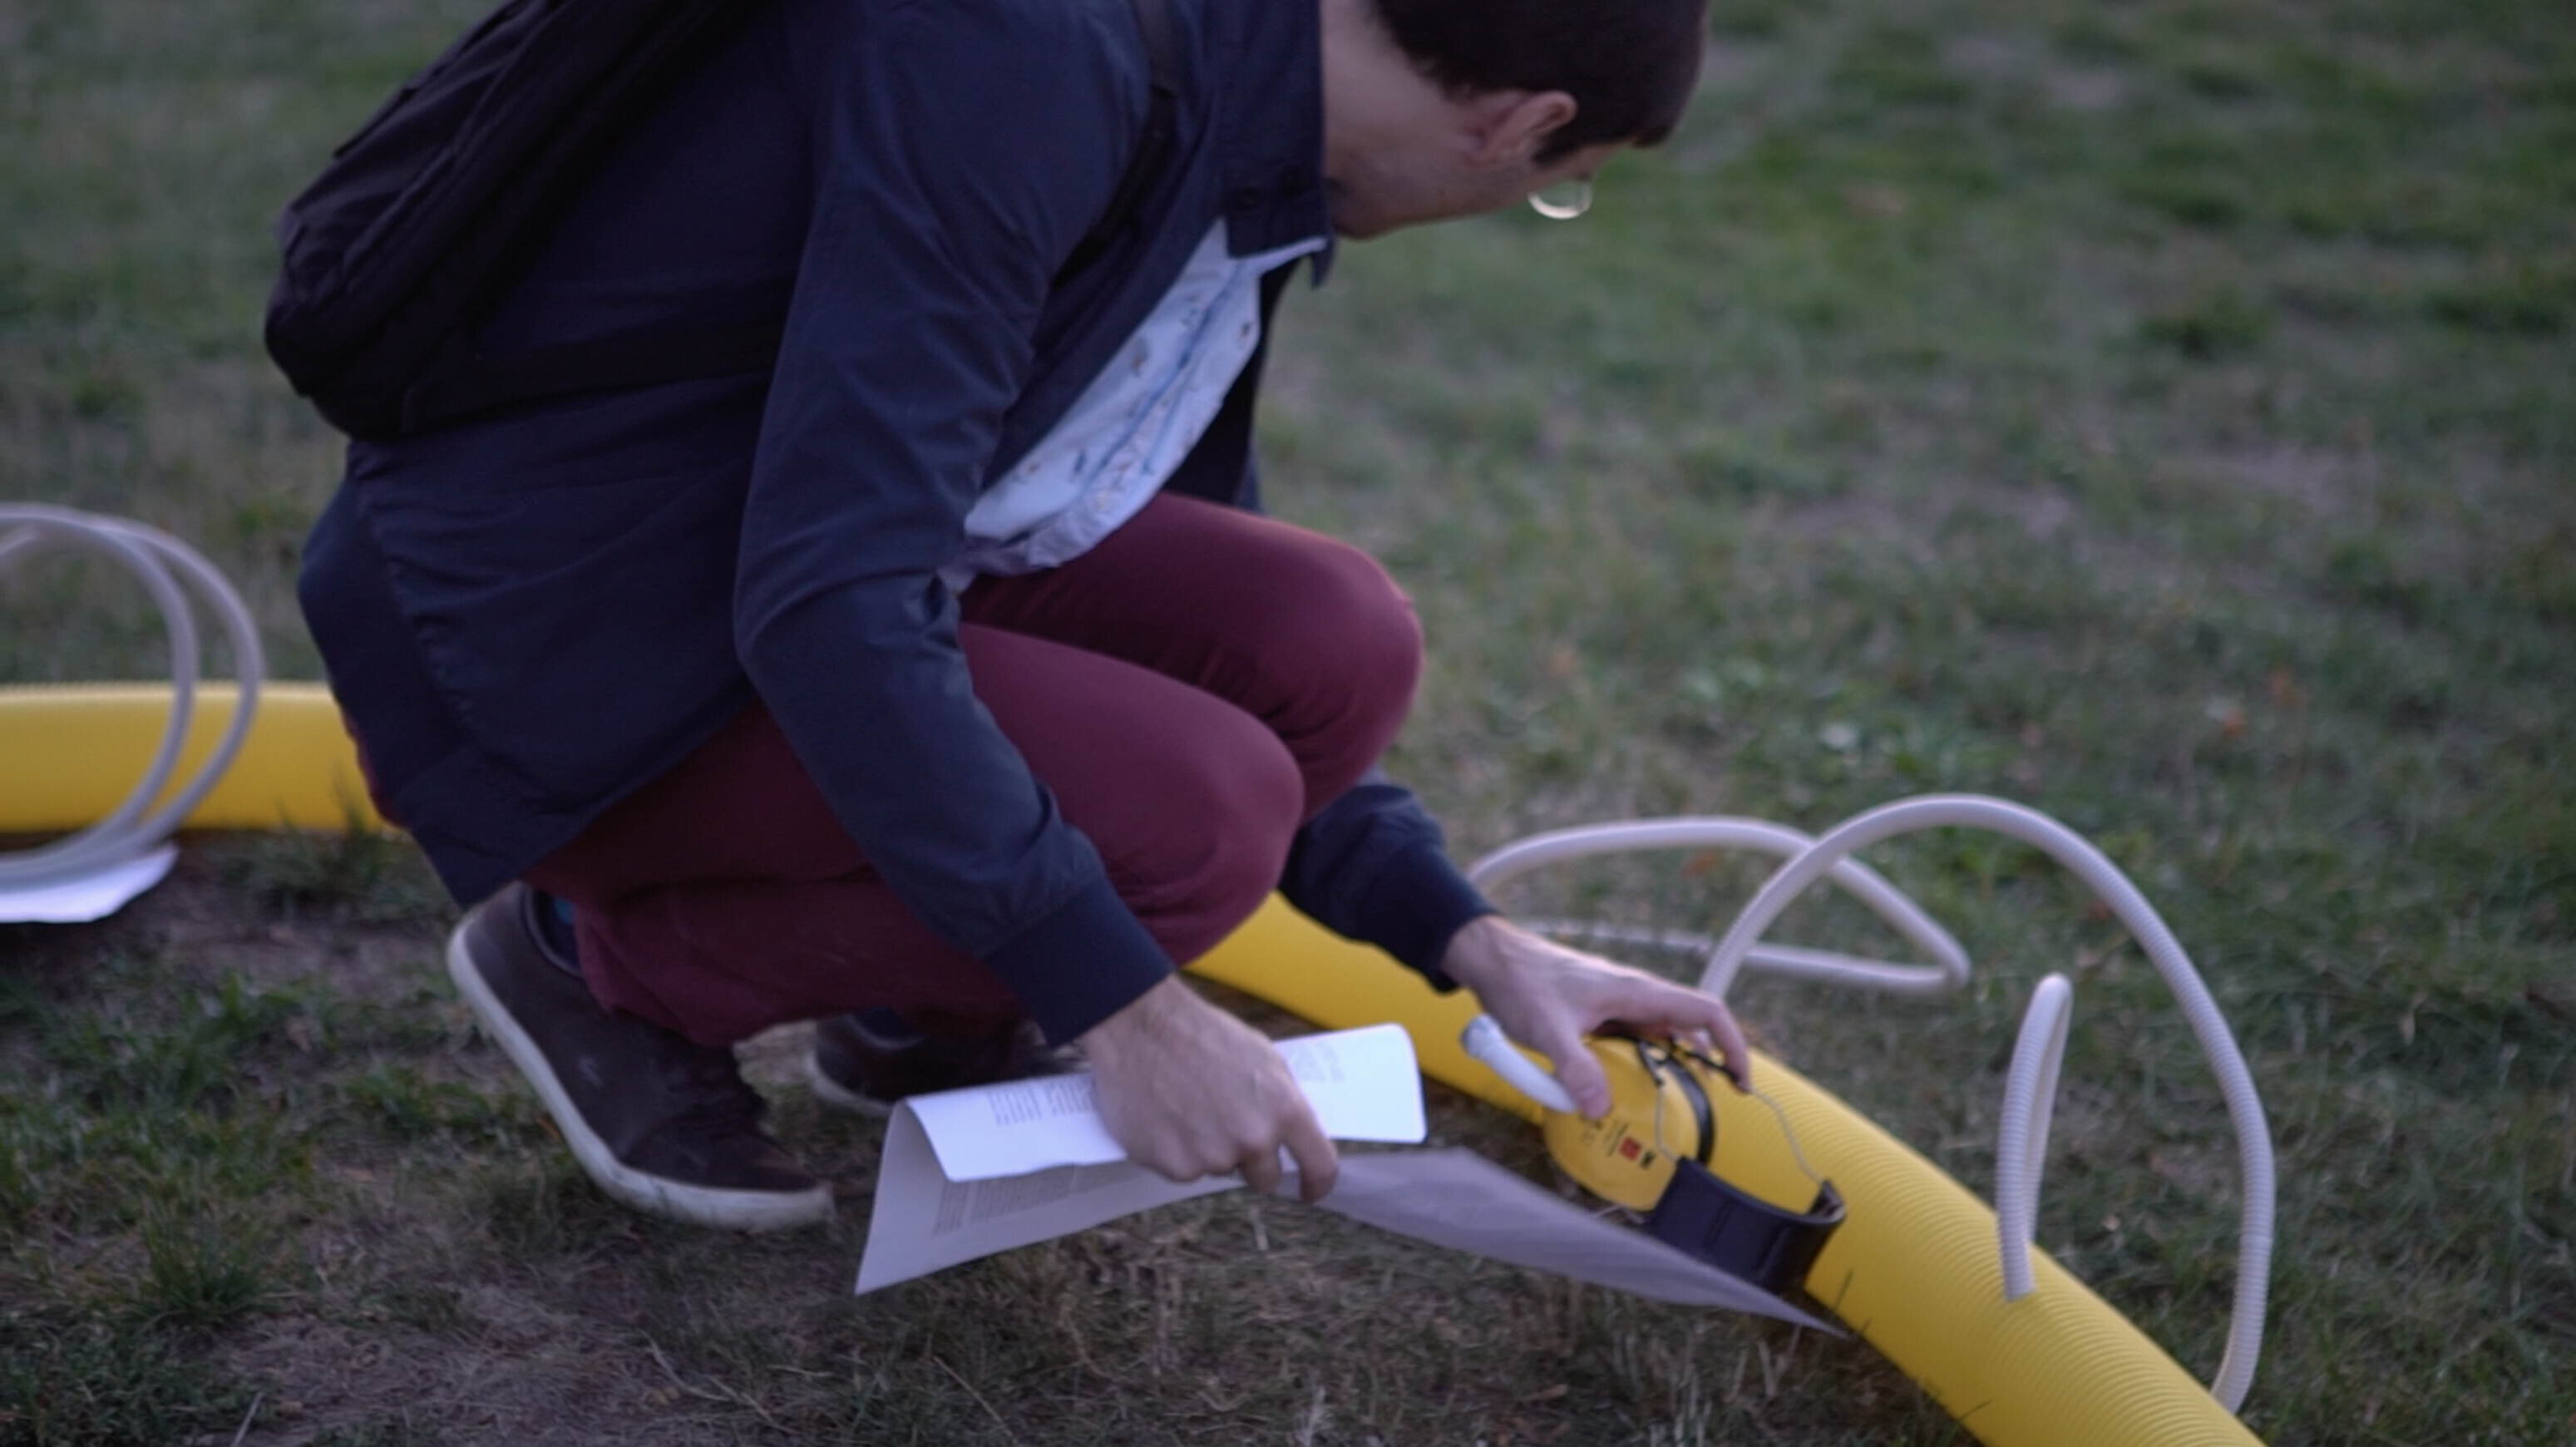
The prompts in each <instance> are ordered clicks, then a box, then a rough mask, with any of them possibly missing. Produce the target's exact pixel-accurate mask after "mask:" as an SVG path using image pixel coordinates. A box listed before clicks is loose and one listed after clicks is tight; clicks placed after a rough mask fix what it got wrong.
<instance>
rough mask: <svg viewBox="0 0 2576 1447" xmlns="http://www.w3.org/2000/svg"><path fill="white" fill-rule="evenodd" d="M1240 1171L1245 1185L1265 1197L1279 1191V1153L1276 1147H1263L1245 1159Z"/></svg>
mask: <svg viewBox="0 0 2576 1447" xmlns="http://www.w3.org/2000/svg"><path fill="white" fill-rule="evenodd" d="M1239 1169H1240V1170H1241V1171H1242V1172H1243V1183H1244V1184H1245V1185H1247V1186H1250V1187H1251V1188H1252V1189H1254V1190H1256V1191H1259V1192H1260V1193H1261V1194H1263V1195H1265V1196H1271V1195H1276V1194H1278V1191H1279V1151H1278V1148H1277V1147H1275V1146H1262V1147H1260V1148H1259V1149H1257V1150H1255V1151H1253V1152H1252V1154H1250V1155H1248V1156H1245V1157H1244V1158H1243V1161H1242V1164H1241V1166H1240V1167H1239Z"/></svg>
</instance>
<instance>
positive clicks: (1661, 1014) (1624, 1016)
mask: <svg viewBox="0 0 2576 1447" xmlns="http://www.w3.org/2000/svg"><path fill="white" fill-rule="evenodd" d="M1605 1018H1607V1019H1615V1020H1620V1021H1624V1022H1625V1023H1627V1024H1628V1025H1630V1026H1633V1027H1635V1028H1636V1029H1638V1030H1641V1031H1647V1032H1651V1033H1656V1034H1666V1035H1682V1036H1690V1035H1699V1036H1702V1037H1704V1038H1714V1040H1715V1041H1716V1044H1717V1048H1718V1053H1719V1054H1721V1055H1723V1056H1725V1057H1726V1067H1727V1073H1728V1074H1729V1075H1731V1076H1733V1077H1734V1078H1735V1083H1736V1085H1737V1086H1738V1087H1739V1088H1747V1089H1749V1088H1750V1087H1751V1085H1752V1082H1753V1054H1752V1051H1751V1049H1750V1048H1749V1047H1747V1046H1746V1044H1745V1043H1744V1030H1743V1027H1741V1026H1739V1025H1737V1024H1736V1023H1735V1014H1734V1012H1733V1011H1731V1010H1729V1009H1727V1008H1726V1002H1725V1001H1723V1000H1720V999H1718V998H1717V997H1716V996H1714V995H1707V994H1702V993H1701V992H1699V991H1697V990H1693V989H1688V988H1685V987H1683V986H1681V985H1676V984H1672V983H1670V982H1668V981H1664V980H1656V979H1641V980H1637V981H1634V982H1632V984H1631V986H1630V988H1628V989H1627V990H1624V991H1621V992H1620V993H1619V995H1618V996H1617V998H1616V1000H1615V1002H1614V1005H1613V1007H1612V1008H1611V1010H1610V1011H1609V1012H1608V1014H1607V1015H1606V1017H1605Z"/></svg>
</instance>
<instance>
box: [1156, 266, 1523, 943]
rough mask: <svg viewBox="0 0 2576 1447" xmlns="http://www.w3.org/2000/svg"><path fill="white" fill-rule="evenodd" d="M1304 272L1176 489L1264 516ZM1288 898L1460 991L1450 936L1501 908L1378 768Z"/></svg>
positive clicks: (1300, 856)
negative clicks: (1273, 364) (1283, 346)
mask: <svg viewBox="0 0 2576 1447" xmlns="http://www.w3.org/2000/svg"><path fill="white" fill-rule="evenodd" d="M1296 270H1297V268H1296V267H1293V266H1283V267H1281V268H1279V269H1278V270H1276V271H1274V272H1272V273H1271V274H1270V275H1269V276H1267V277H1264V278H1263V279H1262V288H1261V325H1262V338H1261V345H1260V347H1259V348H1258V349H1257V350H1255V351H1254V352H1253V354H1252V359H1251V360H1250V361H1249V362H1247V363H1245V364H1244V368H1243V372H1242V375H1240V376H1238V377H1237V378H1236V379H1235V383H1234V388H1233V390H1232V391H1230V392H1229V393H1227V395H1226V399H1225V405H1224V406H1223V407H1222V408H1220V409H1219V410H1218V412H1217V416H1216V420H1215V421H1213V422H1212V423H1210V424H1209V426H1208V430H1207V431H1206V432H1205V433H1204V434H1203V435H1202V436H1201V437H1200V439H1199V445H1198V446H1197V447H1196V448H1194V449H1192V451H1191V453H1190V456H1189V457H1188V458H1187V459H1186V460H1185V461H1183V463H1182V464H1181V467H1180V470H1179V471H1178V472H1177V473H1176V474H1175V475H1174V476H1173V478H1172V480H1171V482H1170V483H1169V484H1168V487H1169V489H1170V490H1172V491H1175V492H1181V493H1186V494H1189V495H1191V496H1195V497H1202V498H1206V499H1208V500H1210V501H1213V502H1223V503H1230V504H1232V505H1233V506H1235V507H1239V508H1243V509H1246V510H1247V511H1251V512H1259V511H1260V510H1261V467H1260V461H1259V459H1258V457H1257V456H1256V455H1255V454H1254V450H1253V444H1252V419H1253V412H1254V410H1255V407H1256V405H1257V403H1258V401H1259V397H1260V391H1261V371H1262V364H1263V363H1264V362H1265V361H1266V360H1267V359H1268V357H1269V354H1270V316H1271V312H1272V310H1273V309H1274V308H1275V307H1276V306H1277V305H1278V303H1279V298H1280V295H1281V294H1282V293H1283V292H1284V291H1285V290H1286V289H1287V285H1288V278H1289V276H1290V275H1291V274H1292V273H1293V272H1295V271H1296ZM1279 892H1280V893H1281V894H1283V895H1285V896H1287V899H1288V902H1289V903H1290V904H1292V905H1295V906H1296V907H1297V909H1298V911H1299V912H1300V913H1303V914H1305V915H1306V916H1307V917H1309V918H1311V919H1313V920H1314V921H1315V922H1316V923H1318V924H1320V925H1322V926H1323V927H1324V928H1326V929H1329V930H1331V931H1332V932H1333V933H1335V934H1337V935H1340V936H1342V937H1343V938H1344V939H1352V940H1358V941H1360V942H1361V943H1363V944H1371V945H1375V946H1377V947H1378V948H1379V949H1382V950H1384V951H1386V952H1387V953H1388V954H1390V955H1393V956H1394V957H1395V958H1396V959H1397V960H1399V961H1401V962H1403V963H1404V964H1405V965H1407V966H1409V967H1410V968H1412V969H1414V970H1415V971H1418V972H1419V973H1420V974H1421V975H1422V976H1423V977H1424V978H1425V979H1427V980H1429V981H1430V982H1431V984H1432V987H1433V988H1435V989H1438V990H1443V991H1447V990H1454V989H1456V988H1457V987H1458V985H1457V982H1456V981H1455V980H1452V979H1450V978H1449V976H1448V974H1447V973H1446V972H1444V971H1443V970H1442V969H1441V968H1440V958H1441V956H1442V955H1444V954H1445V953H1447V952H1448V948H1449V939H1450V936H1452V935H1455V934H1456V933H1457V932H1458V929H1459V927H1460V926H1461V925H1464V924H1466V923H1467V922H1468V921H1469V920H1472V919H1474V918H1476V917H1477V916H1479V915H1486V914H1493V913H1496V912H1497V911H1496V910H1495V908H1494V906H1493V905H1492V904H1491V903H1490V902H1488V901H1487V900H1486V899H1485V897H1484V895H1482V894H1480V893H1478V892H1477V890H1476V887H1475V886H1474V885H1472V884H1469V883H1468V882H1467V878H1466V876H1465V875H1463V874H1461V873H1459V871H1458V866H1457V865H1455V864H1453V863H1451V862H1450V859H1449V855H1448V852H1447V850H1446V847H1445V840H1444V839H1443V837H1442V834H1441V830H1440V824H1439V821H1437V820H1435V819H1433V818H1432V817H1431V812H1430V811H1429V810H1428V809H1425V808H1424V807H1423V805H1422V801H1421V799H1419V798H1417V797H1415V795H1414V793H1413V791H1412V790H1410V789H1407V788H1405V787H1404V786H1403V785H1402V784H1399V783H1397V782H1395V781H1394V780H1393V779H1390V778H1388V777H1387V776H1386V775H1385V774H1384V773H1383V772H1381V771H1379V770H1376V769H1371V770H1370V771H1369V772H1368V775H1367V776H1366V777H1365V778H1363V779H1361V780H1360V782H1359V783H1357V784H1356V785H1353V786H1352V787H1351V789H1350V791H1349V792H1347V793H1345V794H1343V795H1342V796H1341V797H1340V798H1338V799H1335V800H1334V801H1333V802H1332V803H1330V804H1327V805H1325V806H1324V809H1323V812H1322V813H1319V814H1317V815H1316V816H1315V817H1314V818H1312V819H1310V820H1308V821H1306V826H1305V827H1304V828H1302V829H1300V830H1298V831H1297V838H1296V840H1295V842H1294V843H1292V844H1291V845H1290V846H1289V850H1288V864H1287V868H1286V871H1285V872H1284V873H1283V874H1282V876H1281V878H1280V881H1279Z"/></svg>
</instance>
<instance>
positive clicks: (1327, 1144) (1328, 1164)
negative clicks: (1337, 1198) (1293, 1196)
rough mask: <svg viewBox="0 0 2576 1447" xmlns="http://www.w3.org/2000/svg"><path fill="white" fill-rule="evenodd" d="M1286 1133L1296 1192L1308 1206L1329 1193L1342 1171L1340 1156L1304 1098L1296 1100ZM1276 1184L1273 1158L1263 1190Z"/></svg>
mask: <svg viewBox="0 0 2576 1447" xmlns="http://www.w3.org/2000/svg"><path fill="white" fill-rule="evenodd" d="M1285 1134H1286V1139H1285V1141H1284V1142H1283V1144H1285V1145H1286V1146H1287V1147H1288V1154H1289V1157H1290V1158H1291V1159H1293V1160H1295V1161H1296V1162H1297V1194H1298V1195H1300V1196H1302V1197H1304V1198H1305V1200H1306V1204H1307V1205H1310V1206H1311V1205H1313V1204H1314V1203H1316V1202H1317V1201H1320V1200H1322V1199H1324V1197H1326V1196H1328V1195H1330V1194H1332V1190H1333V1182H1334V1181H1336V1180H1338V1179H1339V1178H1340V1177H1341V1174H1342V1158H1341V1157H1340V1156H1339V1155H1338V1154H1336V1153H1335V1152H1334V1150H1333V1143H1332V1141H1331V1140H1329V1139H1327V1138H1326V1137H1325V1135H1324V1127H1323V1126H1322V1125H1321V1124H1320V1123H1318V1122H1317V1121H1316V1119H1315V1112H1314V1111H1313V1110H1312V1109H1311V1108H1309V1107H1308V1106H1307V1105H1306V1103H1305V1102H1304V1101H1303V1100H1300V1101H1298V1102H1297V1109H1296V1112H1295V1113H1294V1114H1293V1115H1291V1116H1290V1117H1289V1119H1288V1128H1287V1131H1286V1133H1285ZM1246 1179H1249V1177H1248V1176H1247V1177H1246ZM1278 1184H1279V1167H1278V1162H1277V1161H1276V1160H1273V1161H1272V1162H1271V1168H1270V1185H1269V1186H1264V1187H1263V1188H1262V1189H1263V1190H1268V1189H1270V1188H1271V1187H1273V1186H1276V1185H1278Z"/></svg>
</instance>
